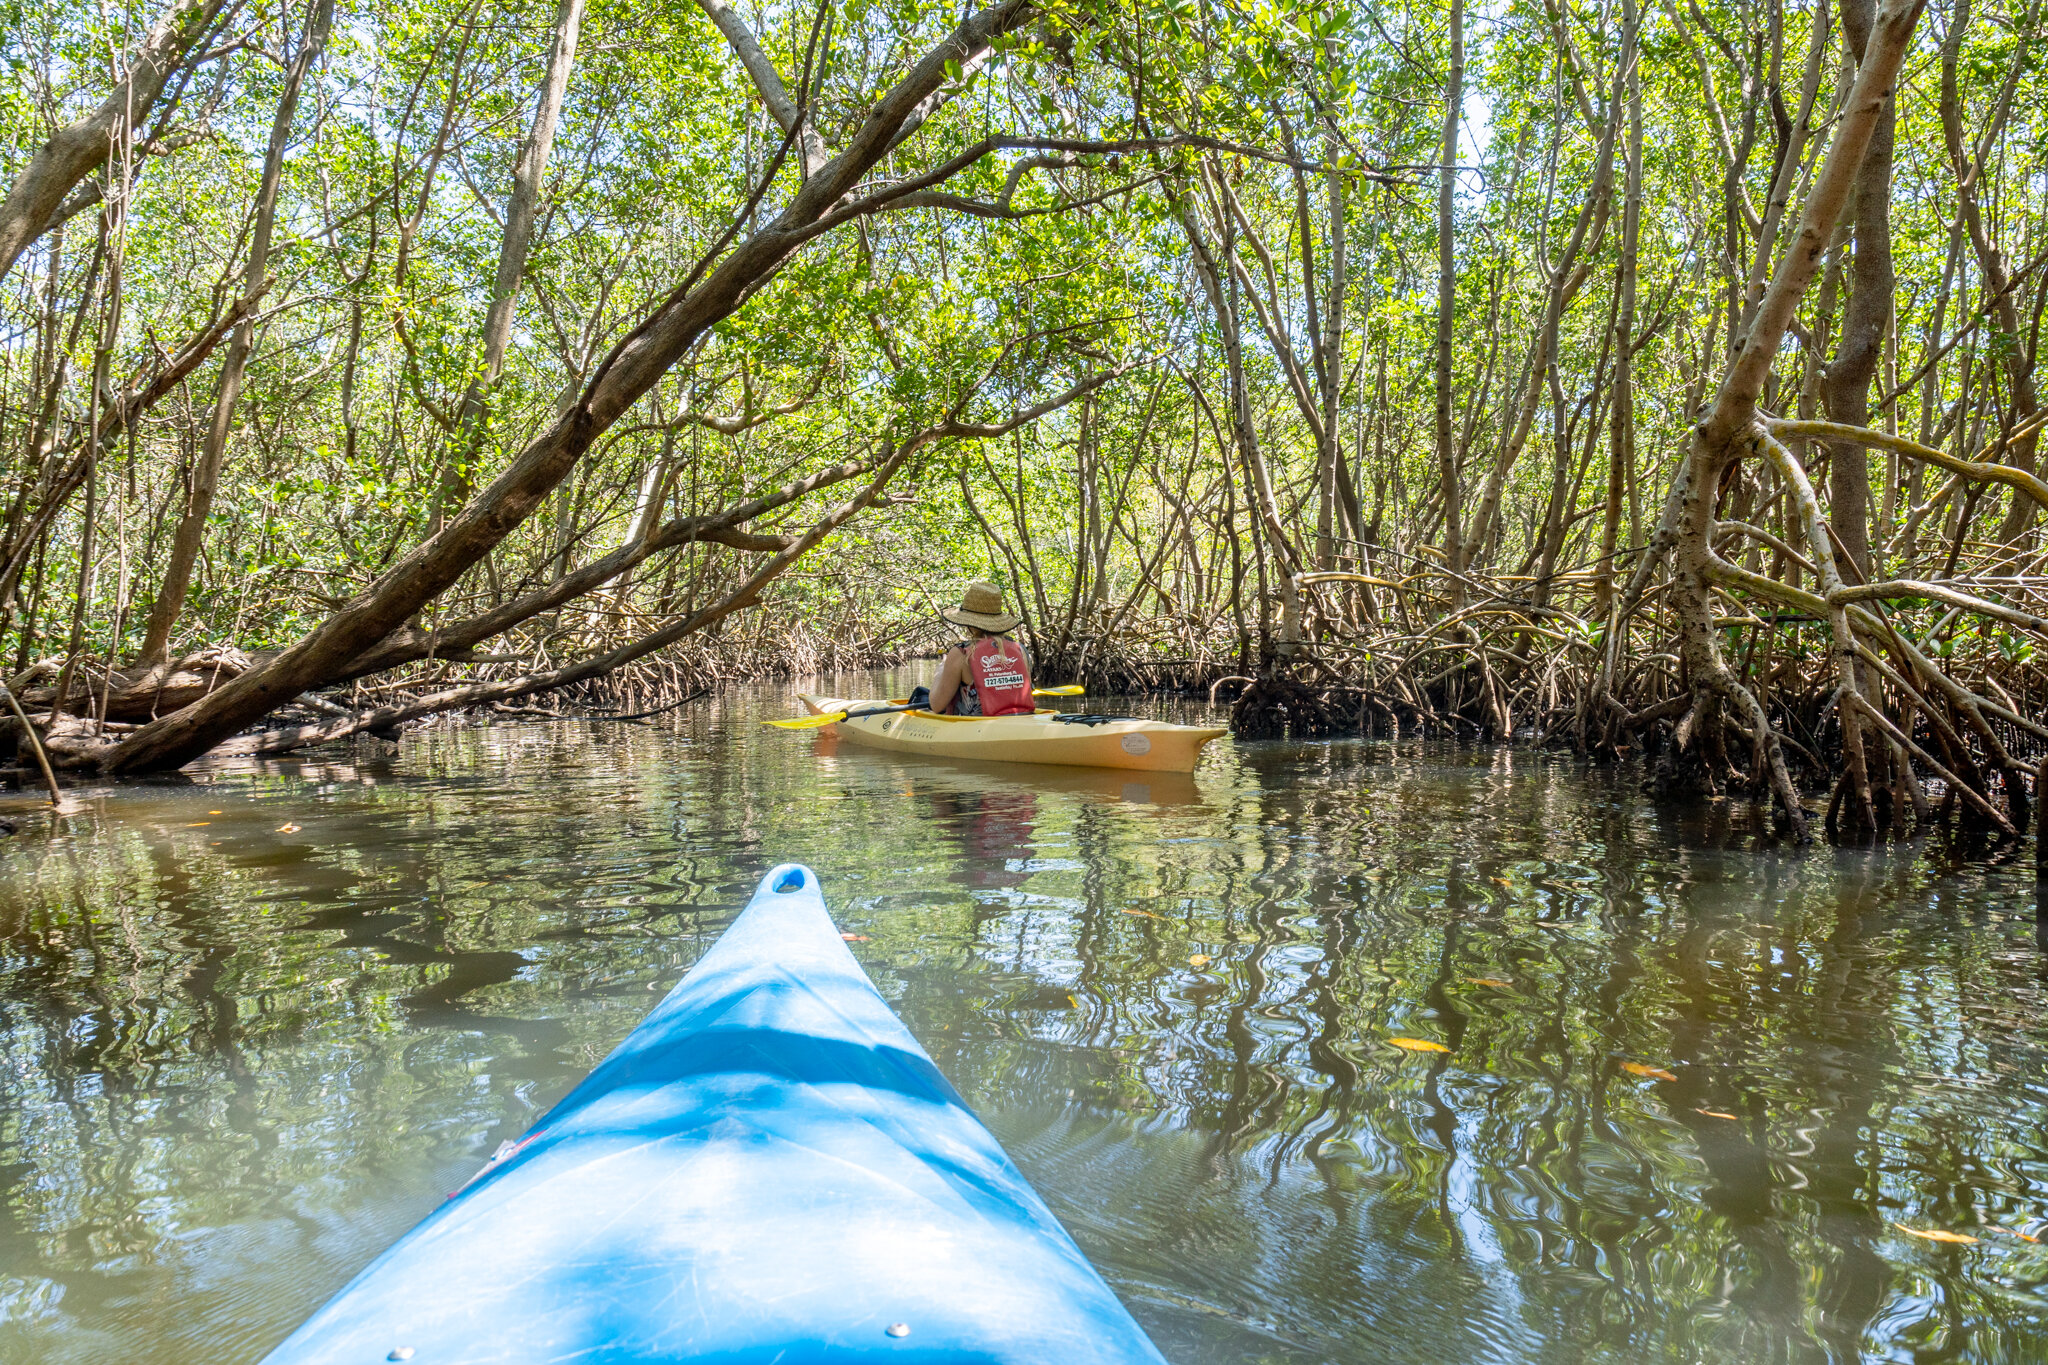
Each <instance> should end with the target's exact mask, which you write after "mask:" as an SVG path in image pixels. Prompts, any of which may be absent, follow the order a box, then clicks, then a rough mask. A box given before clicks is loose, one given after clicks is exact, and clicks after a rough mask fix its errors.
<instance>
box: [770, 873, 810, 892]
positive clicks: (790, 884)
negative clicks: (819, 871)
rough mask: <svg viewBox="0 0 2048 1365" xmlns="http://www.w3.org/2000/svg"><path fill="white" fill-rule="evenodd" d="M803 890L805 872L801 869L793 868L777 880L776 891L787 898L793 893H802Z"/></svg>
mask: <svg viewBox="0 0 2048 1365" xmlns="http://www.w3.org/2000/svg"><path fill="white" fill-rule="evenodd" d="M803 889H804V870H803V869H802V868H800V867H792V868H791V869H789V871H787V872H785V873H783V874H782V875H781V876H780V877H777V878H776V879H775V890H776V891H778V892H780V893H781V894H783V895H785V896H786V895H788V894H789V893H790V892H792V891H801V890H803Z"/></svg>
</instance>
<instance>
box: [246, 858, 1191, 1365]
mask: <svg viewBox="0 0 2048 1365" xmlns="http://www.w3.org/2000/svg"><path fill="white" fill-rule="evenodd" d="M883 1357H887V1358H889V1359H892V1360H894V1359H906V1360H918V1361H927V1362H930V1361H940V1360H945V1361H954V1360H973V1361H977V1362H987V1363H990V1365H994V1363H995V1362H1003V1363H1005V1365H1008V1363H1010V1362H1015V1363H1016V1365H1023V1363H1024V1362H1040V1361H1058V1362H1062V1365H1067V1363H1068V1362H1073V1363H1074V1365H1083V1363H1086V1362H1100V1363H1101V1365H1126V1363H1127V1362H1148V1363H1149V1365H1163V1360H1162V1357H1161V1356H1160V1355H1159V1353H1158V1351H1157V1350H1156V1349H1155V1348H1154V1347H1153V1346H1152V1344H1151V1342H1150V1341H1149V1340H1147V1338H1146V1337H1145V1334H1144V1332H1143V1331H1142V1330H1141V1329H1140V1328H1139V1327H1138V1325H1137V1323H1136V1322H1134V1321H1133V1320H1132V1319H1131V1317H1130V1314H1129V1313H1127V1312H1126V1311H1125V1310H1124V1308H1123V1306H1122V1304H1121V1303H1119V1302H1118V1301H1117V1299H1116V1296H1115V1295H1114V1294H1113V1293H1112V1292H1111V1291H1110V1289H1109V1287H1108V1286H1107V1285H1106V1284H1104V1283H1103V1281H1102V1279H1101V1277H1100V1276H1098V1275H1097V1274H1096V1273H1095V1271H1094V1269H1093V1268H1092V1267H1091V1266H1090V1265H1089V1264H1088V1262H1087V1260H1086V1258H1084V1257H1083V1256H1082V1254H1081V1252H1080V1250H1079V1249H1078V1248H1077V1247H1075V1245H1074V1243H1073V1241H1072V1240H1071V1239H1070V1238H1068V1236H1067V1234H1066V1232H1065V1231H1064V1230H1063V1229H1062V1228H1061V1227H1060V1225H1059V1223H1058V1221H1057V1220H1056V1219H1055V1218H1054V1217H1053V1215H1052V1213H1051V1212H1050V1211H1049V1210H1048V1209H1047V1208H1046V1207H1045V1205H1044V1203H1043V1202H1042V1201H1040V1199H1039V1198H1038V1196H1037V1195H1036V1194H1035V1193H1034V1192H1033V1191H1032V1189H1031V1187H1030V1186H1029V1185H1028V1184H1027V1183H1026V1182H1025V1180H1024V1178H1023V1176H1022V1175H1021V1174H1019V1173H1018V1171H1017V1169H1016V1167H1015V1166H1013V1165H1012V1164H1011V1163H1010V1161H1009V1159H1008V1158H1007V1157H1006V1156H1005V1155H1004V1154H1003V1151H1002V1149H1001V1147H1000V1146H998V1145H997V1143H996V1140H995V1138H994V1137H993V1136H992V1135H991V1134H990V1133H989V1131H988V1130H987V1129H986V1128H985V1127H983V1126H982V1124H981V1123H980V1121H979V1120H978V1119H976V1118H975V1116H974V1114H973V1113H972V1111H970V1110H969V1109H968V1108H967V1106H966V1104H965V1103H964V1102H963V1101H962V1100H961V1098H960V1096H959V1095H958V1094H957V1093H956V1092H955V1091H954V1089H953V1087H952V1086H951V1085H949V1084H948V1083H947V1082H946V1080H945V1078H944V1077H943V1076H941V1075H940V1074H939V1071H938V1069H937V1068H936V1067H935V1066H934V1065H933V1064H932V1061H931V1059H930V1057H928V1056H927V1055H926V1054H925V1052H924V1050H923V1049H922V1048H921V1047H919V1046H918V1044H917V1041H916V1039H914V1038H913V1037H911V1035H910V1032H909V1030H907V1029H906V1028H904V1026H903V1024H902V1022H901V1021H900V1020H898V1019H897V1018H896V1016H895V1015H894V1014H892V1013H891V1012H890V1010H889V1007H888V1006H887V1004H885V1003H884V1002H883V1000H882V998H881V997H880V996H879V995H877V994H876V993H875V990H874V987H873V986H872V985H871V984H869V982H868V979H867V977H866V975H865V974H864V973H863V972H862V971H861V969H860V965H859V964H858V963H857V962H856V961H855V960H854V958H853V955H852V953H851V952H850V951H848V949H847V947H846V945H845V943H844V942H843V941H841V939H840V937H839V934H838V932H837V931H836V930H835V929H834V927H833V925H832V921H831V919H830V917H829V915H828V914H827V913H826V910H825V905H824V901H823V898H822V897H821V896H820V894H819V891H818V883H817V878H816V877H815V876H813V875H812V874H811V873H810V872H809V871H808V870H807V869H805V868H802V867H798V866H795V865H784V866H783V867H779V868H777V869H776V870H775V871H773V872H771V873H769V874H768V876H767V877H766V878H765V879H764V880H763V881H762V883H761V885H760V889H759V890H758V891H757V892H756V893H755V895H754V898H753V900H752V902H751V903H750V904H749V906H748V908H747V910H746V912H745V913H744V914H742V915H741V916H740V917H739V919H738V920H736V921H735V922H734V923H733V925H732V927H731V928H730V929H728V930H727V931H726V932H725V934H724V936H723V937H721V938H720V939H719V941H718V942H717V943H716V944H715V945H714V946H713V947H712V948H711V949H710V951H709V952H707V953H706V954H705V955H704V956H703V958H702V959H700V960H699V961H698V963H697V965H696V966H695V967H694V968H692V969H691V970H690V972H689V974H688V975H687V976H685V977H684V978H683V980H682V982H681V983H680V984H679V985H678V986H677V987H676V988H675V989H674V990H673V991H672V992H670V993H669V995H668V997H667V998H666V999H665V1000H663V1001H662V1003H661V1004H660V1005H659V1006H657V1007H656V1009H655V1011H654V1012H653V1014H651V1015H650V1016H649V1017H648V1018H647V1020H646V1021H645V1022H644V1023H642V1024H641V1026H640V1027H639V1028H637V1029H635V1030H634V1031H633V1032H632V1033H631V1034H630V1035H628V1037H627V1038H626V1040H625V1041H624V1042H623V1043H621V1044H620V1045H619V1047H618V1048H617V1050H615V1051H614V1052H613V1053H612V1054H611V1056H610V1057H608V1058H606V1059H605V1061H604V1062H603V1064H602V1065H600V1066H599V1067H598V1068H597V1070H595V1071H594V1072H592V1073H591V1074H590V1076H589V1077H587V1078H586V1079H585V1080H584V1082H583V1083H582V1084H581V1085H579V1086H578V1087H577V1088H576V1089H575V1090H574V1091H573V1092H571V1093H570V1094H569V1096H568V1097H567V1098H565V1099H564V1100H563V1101H562V1102H561V1103H560V1104H558V1105H556V1106H555V1107H554V1108H553V1109H552V1110H550V1111H549V1112H548V1114H547V1115H546V1117H544V1118H543V1119H541V1121H540V1122H539V1123H538V1124H536V1125H535V1126H534V1128H533V1129H532V1130H531V1131H530V1132H529V1133H527V1135H526V1136H525V1137H524V1138H522V1139H521V1140H520V1141H519V1143H518V1144H517V1145H516V1146H514V1147H513V1148H511V1149H510V1150H509V1151H505V1152H501V1154H500V1155H499V1156H498V1157H495V1158H493V1159H492V1161H491V1163H490V1164H489V1165H487V1166H486V1167H485V1168H484V1169H483V1170H482V1171H481V1172H479V1173H478V1175H477V1176H475V1177H474V1178H473V1179H472V1180H471V1181H470V1182H469V1184H468V1185H466V1186H465V1187H464V1188H463V1189H462V1190H460V1191H459V1192H458V1193H456V1194H455V1195H451V1196H450V1197H449V1200H448V1202H447V1203H445V1204H443V1205H442V1206H441V1208H440V1209H439V1210H437V1211H436V1212H435V1213H433V1214H431V1215H430V1216H429V1217H428V1218H427V1219H426V1220H425V1221H424V1222H422V1223H421V1224H420V1225H419V1226H418V1227H416V1228H414V1229H413V1230H412V1231H411V1232H410V1233H408V1234H407V1235H406V1236H405V1237H404V1238H403V1239H401V1240H400V1241H399V1242H398V1243H397V1244H396V1245H394V1246H393V1247H392V1248H391V1249H390V1250H389V1251H387V1252H385V1253H384V1255H383V1256H381V1257H380V1258H378V1259H377V1260H376V1261H375V1262H373V1263H372V1264H371V1265H370V1267H369V1268H368V1269H367V1270H365V1271H363V1273H362V1274H360V1275H359V1276H357V1277H356V1279H355V1280H354V1281H353V1282H352V1283H351V1284H350V1285H349V1286H348V1287H347V1288H345V1289H344V1290H342V1292H341V1293H340V1294H338V1295H336V1296H335V1298H334V1299H333V1300H332V1301H330V1302H329V1303H328V1304H327V1305H326V1306H325V1307H324V1308H322V1309H321V1310H320V1311H319V1312H317V1313H315V1314H314V1315H313V1316H312V1317H311V1318H310V1319H308V1320H307V1321H306V1323H305V1324H304V1325H303V1326H302V1327H300V1328H299V1330H298V1331H297V1332H295V1333H293V1335H292V1336H291V1337H290V1338H289V1339H287V1340H286V1341H285V1342H284V1343H283V1344H282V1345H280V1346H279V1347H278V1348H277V1349H276V1350H275V1351H274V1352H272V1353H271V1355H270V1356H269V1357H267V1361H268V1362H269V1365H311V1363H312V1362H332V1363H333V1365H340V1363H341V1362H359V1361H380V1360H385V1359H392V1360H400V1359H403V1360H411V1361H413V1362H414V1363H415V1365H482V1363H483V1362H486V1361H488V1362H503V1363H506V1365H538V1362H541V1361H558V1360H567V1359H574V1360H576V1361H579V1362H604V1363H605V1365H624V1363H625V1362H634V1363H635V1365H639V1363H641V1362H649V1363H651V1362H654V1361H683V1360H699V1361H718V1362H721V1363H723V1362H756V1361H758V1362H762V1363H763V1365H766V1362H770V1361H781V1362H786V1363H787V1365H796V1362H810V1361H867V1360H871V1359H880V1358H883Z"/></svg>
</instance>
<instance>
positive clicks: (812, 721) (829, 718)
mask: <svg viewBox="0 0 2048 1365" xmlns="http://www.w3.org/2000/svg"><path fill="white" fill-rule="evenodd" d="M845 719H846V713H845V712H844V711H827V712H824V713H823V714H822V715H816V716H798V717H797V718H796V719H795V720H771V721H769V722H768V723H769V724H770V725H773V726H776V727H777V728H779V729H783V730H817V729H821V728H823V727H824V726H827V725H831V724H832V723H834V722H835V721H842V720H845Z"/></svg>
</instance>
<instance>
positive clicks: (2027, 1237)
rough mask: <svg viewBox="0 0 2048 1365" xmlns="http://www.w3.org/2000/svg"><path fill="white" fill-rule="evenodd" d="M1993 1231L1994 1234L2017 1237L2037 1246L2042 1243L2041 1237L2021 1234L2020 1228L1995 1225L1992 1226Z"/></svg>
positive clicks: (2028, 1233) (2026, 1233) (2027, 1233)
mask: <svg viewBox="0 0 2048 1365" xmlns="http://www.w3.org/2000/svg"><path fill="white" fill-rule="evenodd" d="M1991 1230H1992V1231H1993V1232H2002V1233H2005V1234H2006V1235H2007V1236H2009V1237H2017V1238H2019V1239H2020V1240H2021V1241H2022V1242H2033V1243H2035V1244H2036V1245H2039V1243H2040V1241H2041V1239H2040V1238H2039V1237H2036V1236H2035V1235H2034V1234H2033V1233H2031V1232H2021V1231H2020V1230H2019V1229H2018V1228H2002V1227H1998V1226H1997V1225H1995V1224H1994V1225H1993V1226H1992V1229H1991Z"/></svg>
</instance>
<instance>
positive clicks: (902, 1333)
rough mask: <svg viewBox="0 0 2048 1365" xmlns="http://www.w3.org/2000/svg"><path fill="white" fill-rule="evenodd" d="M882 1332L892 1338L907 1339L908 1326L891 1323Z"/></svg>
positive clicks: (907, 1324)
mask: <svg viewBox="0 0 2048 1365" xmlns="http://www.w3.org/2000/svg"><path fill="white" fill-rule="evenodd" d="M882 1330H883V1331H885V1332H887V1333H888V1334H889V1335H890V1336H892V1337H907V1336H909V1335H910V1324H909V1323H907V1322H892V1323H890V1324H889V1325H888V1326H887V1327H885V1328H883V1329H882Z"/></svg>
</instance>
